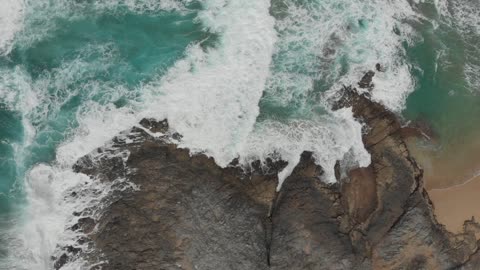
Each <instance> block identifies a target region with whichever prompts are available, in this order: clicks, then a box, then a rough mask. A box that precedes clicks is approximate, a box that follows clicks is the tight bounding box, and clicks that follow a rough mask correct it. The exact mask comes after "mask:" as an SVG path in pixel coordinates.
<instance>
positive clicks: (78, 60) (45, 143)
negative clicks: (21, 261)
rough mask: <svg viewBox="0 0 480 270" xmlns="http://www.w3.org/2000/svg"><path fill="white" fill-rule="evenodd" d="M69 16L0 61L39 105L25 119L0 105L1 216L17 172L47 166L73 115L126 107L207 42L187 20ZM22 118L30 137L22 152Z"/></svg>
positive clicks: (14, 87) (172, 15)
mask: <svg viewBox="0 0 480 270" xmlns="http://www.w3.org/2000/svg"><path fill="white" fill-rule="evenodd" d="M76 15H77V16H76V17H74V18H73V19H72V18H64V17H58V18H44V19H45V20H49V21H48V24H49V25H51V26H50V27H51V29H49V31H47V32H46V33H44V34H43V35H42V36H41V37H39V38H38V40H34V41H33V42H31V43H29V44H28V45H25V44H22V43H18V44H16V45H15V46H14V48H13V50H12V51H11V52H10V54H9V55H7V56H5V57H3V58H1V59H0V69H2V70H7V72H8V70H11V71H13V70H20V72H21V73H22V75H23V77H24V78H27V80H28V81H29V84H30V86H31V87H32V88H33V91H35V94H37V95H39V98H40V99H41V102H40V104H37V105H36V106H35V108H32V110H31V111H29V112H28V113H27V114H26V115H22V112H19V111H16V110H15V108H10V107H9V106H8V105H7V104H0V127H1V132H0V142H1V144H0V147H1V148H0V149H1V150H2V151H0V154H1V159H0V161H1V163H0V210H1V212H6V211H9V210H11V209H12V204H14V203H15V202H16V201H17V200H18V197H19V193H18V192H20V194H21V191H19V190H16V189H15V182H16V181H21V179H22V177H23V174H24V170H23V169H22V168H29V167H31V166H32V165H33V164H36V163H39V162H50V161H53V160H54V159H55V149H56V147H57V146H58V145H59V144H60V143H62V142H63V141H64V140H65V139H66V138H67V137H68V136H69V132H70V131H71V130H73V129H74V128H76V127H77V126H78V123H77V121H76V114H77V113H78V112H79V111H80V110H82V105H83V104H85V103H87V102H89V101H92V102H96V103H99V104H113V105H114V106H116V107H123V106H127V105H131V104H132V103H133V102H134V101H135V100H136V99H137V97H138V91H139V90H138V86H139V85H140V84H142V83H148V81H149V80H151V79H152V78H155V77H157V76H161V74H162V73H163V72H165V70H166V69H167V68H168V67H169V66H171V65H172V64H173V63H174V62H175V61H176V60H178V59H179V58H180V57H182V55H183V53H184V50H185V48H186V47H187V46H188V45H189V44H190V43H191V42H193V41H197V40H202V39H205V38H206V37H207V35H206V33H205V32H203V31H202V28H201V26H200V25H199V24H198V23H196V22H194V21H193V18H194V17H195V12H188V13H186V14H179V13H176V12H162V11H160V12H152V14H136V13H134V12H131V11H129V10H127V9H125V10H116V11H115V12H108V11H103V12H98V11H93V10H89V9H88V8H87V9H85V10H82V11H81V13H80V14H76ZM43 23H46V22H42V21H41V20H39V21H35V22H32V25H29V27H32V28H33V29H28V30H30V31H29V32H28V33H20V35H22V34H24V35H35V31H36V30H39V29H35V28H41V27H43V25H44V24H43ZM159 26H161V27H159ZM22 38H23V39H27V37H20V38H19V39H20V40H21V39H22ZM23 83H24V82H22V81H9V82H8V87H10V89H11V91H18V92H22V91H25V89H22V87H24V85H22V84H23ZM4 86H5V85H4ZM119 88H122V89H121V90H120V89H119ZM22 117H23V118H26V119H28V120H30V121H31V124H32V125H33V127H34V128H35V129H36V134H35V136H34V138H33V141H32V142H31V143H30V144H29V145H28V146H25V148H22V147H24V145H23V124H22ZM14 147H17V149H16V150H15V149H14ZM15 152H16V153H15ZM15 154H17V155H23V157H22V161H23V162H22V164H18V163H16V162H15ZM17 158H18V157H17Z"/></svg>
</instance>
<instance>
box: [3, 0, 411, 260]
mask: <svg viewBox="0 0 480 270" xmlns="http://www.w3.org/2000/svg"><path fill="white" fill-rule="evenodd" d="M32 1H33V0H32ZM115 2H116V3H120V2H122V3H131V4H136V3H141V2H139V1H128V0H125V1H120V0H119V1H114V2H112V3H115ZM188 2H189V1H184V2H174V1H154V2H151V3H153V6H148V5H147V6H146V7H147V9H146V10H148V9H150V7H152V8H157V6H155V3H163V4H165V5H166V4H168V3H173V4H172V6H158V8H167V9H168V8H172V9H176V8H177V7H176V6H175V5H176V4H175V3H188ZM364 2H365V1H343V2H341V3H340V6H342V7H341V8H339V6H338V5H337V6H336V4H335V3H337V4H338V1H336V2H332V3H325V2H319V3H317V4H318V6H316V7H313V6H311V7H309V6H295V5H293V4H292V5H290V6H289V7H288V12H287V14H289V15H288V16H287V17H286V18H284V19H282V20H280V21H279V22H278V23H277V26H276V27H277V30H279V32H280V33H282V31H284V32H285V33H286V34H284V35H283V36H281V37H280V42H279V43H276V42H277V40H278V37H277V32H276V31H275V20H274V19H273V18H272V17H271V16H270V14H269V8H270V1H268V0H256V1H250V0H205V1H203V5H204V10H203V11H201V12H200V13H199V15H198V20H199V21H201V22H202V24H203V25H204V26H205V28H207V29H208V30H209V31H210V32H212V33H216V34H218V35H219V41H218V43H217V44H216V45H215V46H214V47H213V48H208V49H205V48H202V46H200V45H198V44H196V45H195V44H194V45H192V46H190V47H189V48H188V49H187V51H186V54H185V57H184V59H182V60H180V61H178V62H177V63H175V65H174V66H173V67H172V68H171V69H170V70H169V71H168V72H167V74H166V75H164V76H163V77H162V78H159V79H158V81H156V82H152V83H150V84H148V85H143V86H142V87H141V91H138V92H139V93H141V95H142V97H141V99H142V100H143V102H142V104H136V105H137V106H135V107H133V106H132V107H129V108H123V109H118V108H115V107H114V106H112V105H104V104H108V103H109V102H108V99H107V101H106V102H105V103H101V102H86V103H84V104H83V105H82V108H81V109H80V111H79V113H78V114H77V120H78V122H79V125H80V126H79V127H78V128H77V129H75V130H74V131H72V132H73V135H72V136H69V139H68V140H67V141H66V142H64V143H63V144H62V145H61V146H60V147H59V148H58V150H57V159H56V161H55V162H54V163H53V164H52V165H37V166H35V167H34V168H33V169H31V170H30V172H29V174H28V177H27V180H28V181H27V182H26V188H27V195H28V201H29V206H28V209H27V212H26V213H25V217H26V218H27V219H28V220H25V225H24V226H18V228H15V229H16V230H17V231H16V234H17V238H16V239H17V241H16V243H17V246H18V249H17V250H18V251H19V252H24V254H25V257H22V258H20V260H21V261H22V262H23V263H24V267H23V268H26V269H48V268H51V264H52V262H51V260H50V255H52V253H54V251H55V246H56V245H57V244H60V245H65V244H71V243H72V241H73V239H74V238H75V237H76V236H75V235H72V234H71V233H70V232H65V229H66V228H68V226H70V225H71V224H73V223H74V222H75V219H74V217H73V216H72V212H73V211H74V210H78V209H82V208H83V207H85V206H88V205H89V204H93V203H95V202H98V199H99V198H101V197H102V196H105V195H106V194H107V193H108V191H109V187H104V186H97V185H101V184H99V183H97V182H96V181H92V180H90V179H89V178H88V177H86V176H85V175H82V174H75V173H73V172H72V171H71V169H70V168H71V166H72V165H73V163H74V162H75V161H76V160H77V159H78V158H79V157H81V156H82V155H84V154H86V153H88V152H90V151H91V150H93V149H94V148H95V147H98V146H101V145H102V144H103V143H105V141H108V140H109V139H110V138H111V137H113V136H114V135H116V134H117V133H118V132H119V131H121V130H123V129H128V128H129V127H131V126H132V125H134V124H135V123H136V122H138V120H140V119H141V118H142V117H155V118H157V119H163V118H167V119H168V121H169V123H170V125H171V127H172V128H173V129H175V130H176V131H178V132H179V133H181V134H182V135H183V139H182V141H181V145H180V146H182V147H187V148H189V149H190V150H191V151H192V153H199V152H202V153H206V154H207V155H210V156H213V157H214V158H215V160H216V162H217V163H218V164H219V165H220V166H226V165H227V164H228V163H229V162H230V161H231V160H232V159H233V158H235V157H238V156H240V157H241V159H242V161H243V162H244V163H248V162H249V161H251V160H253V159H257V158H265V157H267V156H268V155H269V154H271V153H273V152H275V153H278V154H280V155H281V158H282V159H284V160H286V161H288V162H289V164H288V166H287V168H286V169H284V170H283V171H282V172H280V173H279V187H280V186H281V183H282V182H283V180H285V178H286V177H287V176H288V175H289V174H290V173H291V171H292V170H293V168H294V167H295V165H296V164H297V163H298V161H299V158H300V154H301V153H302V152H303V151H305V150H307V151H312V152H314V157H315V159H316V162H317V163H318V164H319V165H321V166H322V167H323V168H324V170H325V172H326V174H325V178H324V179H325V180H326V181H330V182H333V181H334V172H333V167H334V164H335V162H336V161H337V160H342V159H345V158H346V159H350V160H351V163H353V164H355V165H358V166H367V165H368V164H369V163H370V156H369V154H368V153H367V152H366V150H365V149H364V147H363V144H362V139H361V125H360V124H359V123H358V122H356V121H355V120H354V119H353V117H352V113H351V110H350V109H348V108H347V109H342V110H339V111H337V112H330V111H329V110H328V108H326V107H328V105H326V104H323V107H325V108H324V109H325V110H326V113H325V114H318V115H317V114H312V115H310V117H309V118H308V119H289V120H285V121H280V120H275V119H268V120H265V121H261V122H258V123H256V121H257V116H258V115H259V105H258V104H259V101H260V100H261V98H262V94H263V92H264V90H265V89H266V91H267V92H268V93H276V94H278V95H277V98H278V100H280V101H281V103H283V104H288V103H290V102H299V104H300V106H305V107H306V108H307V109H308V106H307V104H306V102H307V101H309V98H308V92H311V91H313V90H314V89H313V85H314V81H315V80H317V79H324V78H327V79H328V80H331V89H332V90H331V91H332V92H333V91H334V90H333V89H338V88H337V87H338V86H339V84H341V83H345V84H351V83H354V82H356V81H358V79H359V78H360V77H361V75H363V72H364V71H366V70H365V67H368V68H373V67H374V65H375V63H376V62H377V61H378V60H379V59H381V61H383V62H382V64H383V65H384V66H386V67H387V69H388V71H387V72H386V73H385V74H384V75H379V76H378V77H376V78H375V83H376V85H377V89H376V90H375V91H374V98H376V99H378V100H380V101H381V102H383V103H384V104H386V105H388V106H389V107H390V108H391V109H393V110H399V109H401V106H402V104H403V102H404V98H405V95H406V93H409V91H411V90H412V89H410V86H411V79H410V77H409V75H408V66H407V65H406V64H405V63H403V62H401V60H399V59H401V57H400V56H398V55H397V53H398V52H399V51H400V52H402V48H401V42H402V41H405V40H408V36H405V35H403V36H401V37H399V36H397V35H395V34H394V33H392V28H393V27H394V26H396V27H399V28H400V29H401V31H403V33H410V32H408V31H409V30H408V27H406V26H405V27H404V26H402V25H399V24H400V21H401V20H403V19H405V18H408V17H410V16H414V14H413V13H412V11H411V10H410V9H409V6H408V5H407V4H406V3H405V4H402V3H400V2H399V1H394V2H391V1H387V2H388V4H387V3H383V2H382V1H375V4H364ZM59 3H60V1H59ZM62 3H64V4H67V2H62ZM142 3H150V2H142ZM391 5H393V7H392V6H391ZM113 6H115V5H112V7H113ZM40 7H41V5H40ZM59 7H62V5H60V6H59ZM139 7H145V6H142V5H139ZM179 7H180V8H181V6H179ZM107 8H108V7H107ZM335 8H338V9H339V11H335ZM68 9H69V7H66V9H65V10H68ZM134 9H135V8H134ZM58 10H59V11H58V12H64V11H61V9H58ZM347 13H348V14H347ZM350 13H351V14H350ZM62 14H69V13H68V12H66V13H65V12H64V13H62ZM44 15H46V14H43V15H38V16H44ZM347 15H348V16H347ZM62 16H65V15H62ZM322 16H325V17H322ZM360 19H365V22H366V23H368V24H369V26H368V27H367V28H366V30H365V29H364V30H362V29H359V28H358V20H360ZM48 26H49V25H48V24H47V25H45V27H47V28H48ZM349 27H354V28H353V29H352V28H350V29H349ZM45 31H47V30H45ZM334 33H335V34H336V35H338V37H335V38H333V41H332V35H333V34H334ZM282 39H285V40H282ZM329 42H333V43H329ZM275 44H277V45H275ZM291 45H294V46H298V47H299V51H297V53H299V54H298V55H294V54H292V55H287V57H286V60H285V61H283V62H282V61H281V64H282V65H283V64H285V66H282V65H280V66H275V65H276V63H275V64H274V65H273V66H272V55H274V54H275V53H282V52H283V51H285V52H286V53H288V51H289V50H288V49H287V48H288V47H289V46H291ZM331 46H333V47H334V48H336V49H337V50H339V51H337V52H335V54H343V55H344V56H345V57H347V60H348V61H349V62H351V63H353V64H352V65H351V67H350V69H349V71H348V72H347V73H346V74H342V72H341V70H340V68H339V65H336V66H335V67H336V69H335V70H333V71H331V70H330V69H329V67H328V63H327V64H325V63H320V64H318V63H319V62H321V61H323V60H324V59H327V58H328V57H326V56H325V55H324V52H325V49H327V48H329V47H331ZM338 48H340V49H338ZM303 50H305V51H303ZM362 51H364V52H362ZM302 53H303V54H302ZM295 57H297V58H298V59H301V61H303V64H304V65H303V67H302V70H300V69H299V67H298V65H299V63H295V62H294V60H295ZM327 60H331V59H329V58H328V59H327ZM332 61H333V62H330V63H334V62H335V60H332ZM289 63H290V64H291V65H289ZM83 64H84V63H82V62H81V61H79V60H78V61H76V62H72V63H67V64H65V66H62V68H61V69H59V70H56V71H54V72H57V73H56V74H57V75H58V76H57V75H56V74H49V76H46V77H45V78H40V80H39V81H38V82H37V83H34V84H33V86H30V87H33V88H34V89H35V92H36V93H41V94H40V95H37V96H38V97H37V101H38V100H40V102H39V103H37V104H40V106H35V108H32V110H31V113H30V114H29V115H28V117H29V118H30V119H32V121H34V120H36V119H42V118H45V117H46V116H47V113H46V110H45V108H43V107H42V106H46V105H45V104H52V102H53V105H50V106H56V109H54V110H53V113H55V112H56V110H58V108H60V106H61V104H62V102H64V101H65V100H68V95H72V93H64V92H62V89H63V90H65V88H64V87H62V85H64V84H63V83H64V82H63V81H62V78H68V79H70V80H75V76H76V75H78V74H80V73H79V72H81V70H83V69H85V66H82V65H83ZM69 65H71V66H69ZM75 67H76V68H75ZM337 79H338V80H340V82H337ZM390 80H393V81H394V82H393V83H389V81H390ZM48 86H55V87H53V88H54V89H58V90H57V91H56V92H55V93H53V95H52V94H47V92H46V89H49V87H48ZM90 86H91V85H90ZM296 86H299V87H296ZM281 87H284V88H283V89H281ZM50 88H52V87H50ZM85 89H87V88H79V89H77V90H76V91H82V90H85ZM108 89H111V90H112V93H114V92H115V91H120V93H123V92H122V91H125V89H122V88H121V87H120V88H115V87H113V88H112V87H111V86H108V87H107V90H108ZM99 90H101V91H103V90H105V88H102V87H100V88H99ZM95 91H96V90H93V92H95ZM275 91H277V92H275ZM93 92H92V93H93ZM393 93H394V95H393ZM9 95H12V94H9ZM13 99H15V97H13ZM299 100H300V101H299ZM318 102H319V103H323V102H325V101H324V100H319V101H318ZM320 105H321V104H320ZM75 189H84V190H86V191H85V193H86V196H85V197H84V200H83V201H82V200H70V199H68V198H67V196H66V195H67V194H68V193H69V192H71V190H75ZM101 190H104V191H102V192H100V193H97V192H95V191H101ZM105 192H107V193H105ZM94 195H95V196H94ZM97 196H98V197H97ZM14 259H19V258H18V257H14ZM69 267H71V268H72V269H75V267H76V266H75V265H74V264H71V265H69Z"/></svg>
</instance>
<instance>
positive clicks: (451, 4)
mask: <svg viewBox="0 0 480 270" xmlns="http://www.w3.org/2000/svg"><path fill="white" fill-rule="evenodd" d="M435 3H436V8H437V10H438V13H439V14H440V21H441V23H445V24H447V25H448V26H450V27H451V28H453V29H455V30H456V31H459V34H460V35H461V36H462V41H463V43H464V46H465V64H464V76H465V79H466V81H467V83H468V86H469V88H470V90H471V91H477V92H478V89H479V86H480V75H479V74H480V56H479V55H480V48H479V46H478V43H479V42H480V16H479V14H480V2H479V1H478V0H466V1H457V0H452V1H447V0H437V1H436V2H435Z"/></svg>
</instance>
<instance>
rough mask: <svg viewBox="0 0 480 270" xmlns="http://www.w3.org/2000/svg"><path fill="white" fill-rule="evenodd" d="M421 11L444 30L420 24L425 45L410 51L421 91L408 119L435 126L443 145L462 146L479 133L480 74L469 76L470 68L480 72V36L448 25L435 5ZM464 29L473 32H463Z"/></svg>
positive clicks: (412, 102)
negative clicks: (468, 69)
mask: <svg viewBox="0 0 480 270" xmlns="http://www.w3.org/2000/svg"><path fill="white" fill-rule="evenodd" d="M452 4H455V2H452ZM422 8H423V9H424V10H423V13H424V14H426V15H427V16H428V17H429V18H431V19H435V21H436V22H439V25H438V26H436V25H432V24H431V23H427V22H425V23H423V24H417V25H416V26H417V29H418V31H419V32H420V33H421V36H422V39H423V41H422V42H419V43H417V44H415V46H412V47H409V48H408V60H409V62H410V63H411V65H412V69H411V74H412V76H413V77H414V78H415V81H416V87H415V91H414V92H413V93H412V94H411V95H410V96H409V97H408V100H407V107H406V109H405V111H404V115H405V117H407V119H410V120H416V121H423V122H426V123H427V124H429V125H431V126H432V128H433V130H434V131H435V132H436V135H437V136H438V139H439V140H440V144H443V145H449V144H458V143H459V142H462V141H466V140H468V139H469V138H470V137H471V136H472V135H473V134H478V131H479V126H478V119H480V80H479V79H480V74H478V73H476V74H466V69H467V68H468V67H469V66H474V67H477V69H478V67H480V61H479V60H480V59H479V57H480V48H479V47H478V44H480V33H478V29H475V28H474V27H470V28H469V25H468V24H465V23H456V22H454V23H447V22H445V20H442V19H441V18H440V14H438V12H433V10H434V7H433V5H432V4H424V5H423V6H422ZM476 8H477V10H478V8H479V5H477V6H476ZM472 12H474V11H472ZM473 23H474V22H473ZM463 27H465V28H467V29H468V30H467V31H460V29H459V28H463ZM467 75H470V76H471V77H470V78H469V77H468V76H467ZM472 75H473V76H472Z"/></svg>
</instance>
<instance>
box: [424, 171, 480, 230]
mask: <svg viewBox="0 0 480 270" xmlns="http://www.w3.org/2000/svg"><path fill="white" fill-rule="evenodd" d="M428 194H429V195H430V199H431V200H432V201H433V204H434V206H435V215H436V216H437V220H438V221H439V222H440V223H441V224H443V225H445V226H446V228H447V230H449V231H451V232H455V233H457V232H462V229H463V223H464V222H465V220H469V219H471V218H472V216H473V217H474V218H475V220H476V221H480V176H478V177H475V178H473V179H471V180H470V181H469V182H467V183H465V184H463V185H460V186H454V187H451V188H446V189H433V190H429V191H428Z"/></svg>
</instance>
